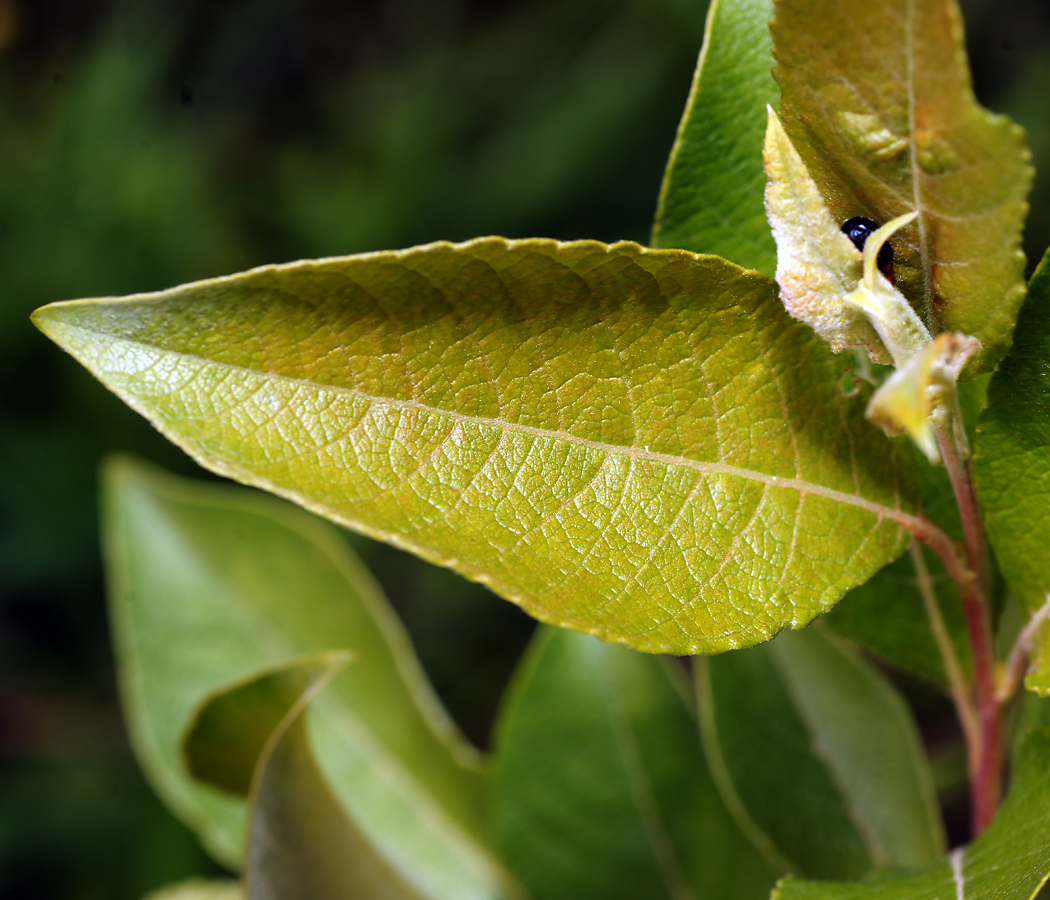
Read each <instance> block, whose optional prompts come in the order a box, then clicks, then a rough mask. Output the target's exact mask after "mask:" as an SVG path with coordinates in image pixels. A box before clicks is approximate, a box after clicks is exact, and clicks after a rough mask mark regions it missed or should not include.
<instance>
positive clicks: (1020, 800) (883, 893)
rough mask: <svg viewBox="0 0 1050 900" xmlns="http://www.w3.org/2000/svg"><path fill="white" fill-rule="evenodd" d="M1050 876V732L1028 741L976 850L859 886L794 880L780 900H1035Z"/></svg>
mask: <svg viewBox="0 0 1050 900" xmlns="http://www.w3.org/2000/svg"><path fill="white" fill-rule="evenodd" d="M1048 875H1050V731H1048V730H1046V729H1045V728H1043V729H1038V730H1036V731H1034V732H1033V733H1032V734H1031V735H1030V736H1029V737H1028V739H1027V740H1026V742H1025V745H1024V747H1023V748H1022V752H1021V755H1020V763H1019V766H1018V770H1017V773H1016V776H1015V778H1014V780H1013V787H1012V789H1011V790H1010V795H1009V797H1007V799H1006V803H1005V804H1003V808H1002V809H1001V810H1000V812H999V815H998V816H996V818H995V820H994V821H993V822H992V824H991V825H990V826H989V827H988V830H987V831H985V832H984V834H982V835H981V836H980V837H979V838H978V839H977V840H976V841H975V842H974V843H973V844H972V845H970V846H969V847H967V848H966V849H965V850H963V849H960V850H956V851H954V852H953V853H952V854H951V857H950V858H949V861H948V862H945V863H941V864H940V865H937V866H934V867H932V868H930V869H928V870H927V871H925V872H923V873H921V874H918V875H910V876H903V877H901V876H897V877H888V876H887V877H881V878H874V879H872V880H871V881H868V882H861V883H859V884H857V883H854V884H836V883H828V882H825V883H820V882H813V881H800V880H796V879H793V878H789V879H787V880H785V881H783V882H781V884H780V885H778V887H777V889H776V890H775V891H774V892H773V898H774V900H1030V898H1032V897H1034V896H1035V895H1036V893H1038V891H1039V888H1040V886H1041V885H1042V884H1043V883H1044V882H1045V881H1046V879H1047V876H1048Z"/></svg>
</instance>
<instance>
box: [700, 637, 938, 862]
mask: <svg viewBox="0 0 1050 900" xmlns="http://www.w3.org/2000/svg"><path fill="white" fill-rule="evenodd" d="M698 690H699V694H700V709H701V720H702V724H703V731H704V740H705V747H706V749H707V755H708V759H709V760H710V762H711V766H712V770H713V772H714V773H715V776H716V778H718V779H719V785H720V787H721V788H722V790H723V793H724V795H725V796H726V798H727V800H728V802H729V805H730V809H732V810H733V811H734V812H735V814H736V816H737V818H738V821H739V822H740V823H741V825H742V826H743V827H744V828H745V829H746V830H747V832H748V834H749V835H751V837H752V839H753V840H755V842H756V844H758V845H759V846H761V847H763V848H764V849H765V850H766V852H767V855H768V856H769V857H770V858H771V859H774V860H778V861H779V863H780V866H781V867H782V868H784V869H787V870H789V871H792V872H795V873H796V874H805V875H809V876H812V877H816V878H858V877H860V876H861V875H863V874H864V873H865V872H866V871H867V870H868V869H869V868H871V867H872V866H887V865H893V866H907V867H916V866H920V865H923V864H926V863H930V862H933V861H935V860H937V859H939V858H940V856H941V854H942V853H943V850H944V835H943V831H942V827H941V823H940V813H939V810H938V807H937V802H936V797H935V794H934V789H933V780H932V776H931V774H930V772H929V768H928V765H927V763H926V760H925V758H924V756H923V753H922V745H921V742H920V740H919V736H918V733H917V731H916V728H915V724H914V722H913V721H912V719H911V715H910V713H909V712H908V709H907V707H906V706H905V704H904V702H903V700H902V699H901V698H900V696H899V695H898V694H897V692H896V691H895V690H894V688H893V687H892V686H891V685H890V684H889V682H888V681H887V680H886V678H885V677H884V676H882V675H881V674H880V673H879V672H878V671H877V670H876V669H874V668H873V667H872V666H871V665H870V664H868V663H867V662H865V660H864V659H863V658H862V657H861V656H860V655H859V654H858V653H856V651H854V650H852V649H851V648H850V647H849V645H847V644H846V643H844V642H843V641H842V640H841V639H838V638H835V637H833V636H832V635H829V634H826V633H825V632H824V631H823V630H822V629H820V628H819V627H814V628H809V629H807V630H806V631H802V632H797V633H788V634H784V635H781V636H780V637H779V638H777V639H776V640H775V641H772V642H770V643H768V644H766V645H764V646H762V647H756V648H754V649H751V650H747V651H742V652H739V653H729V654H726V655H724V656H720V657H715V658H712V659H709V660H706V661H705V663H704V666H703V668H702V669H701V670H700V675H699V680H698Z"/></svg>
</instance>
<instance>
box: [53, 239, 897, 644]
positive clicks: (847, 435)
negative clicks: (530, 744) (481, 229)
mask: <svg viewBox="0 0 1050 900" xmlns="http://www.w3.org/2000/svg"><path fill="white" fill-rule="evenodd" d="M35 321H36V322H37V324H38V325H39V326H40V327H41V328H42V329H43V330H44V331H45V332H46V333H47V334H48V335H50V336H51V337H52V338H53V339H54V340H56V341H57V342H58V343H59V344H61V345H62V346H63V347H65V349H67V350H68V351H69V352H71V353H72V354H73V355H74V356H76V357H77V358H78V359H79V360H80V361H81V362H82V363H84V365H86V366H87V367H88V368H89V369H90V370H91V371H92V372H93V373H94V374H95V375H96V376H97V377H99V378H100V379H101V380H102V381H103V382H104V383H105V384H106V385H108V386H109V387H110V388H111V389H112V390H113V391H115V392H116V393H117V394H118V395H119V396H121V397H122V398H123V399H124V400H125V401H126V402H128V403H129V404H130V405H131V406H132V407H134V408H135V409H137V410H138V411H139V412H141V413H143V414H144V415H146V416H147V417H148V418H149V419H150V420H151V421H152V422H153V423H154V424H155V425H156V426H157V427H158V428H159V429H160V430H161V431H163V432H164V433H165V434H166V435H167V436H168V437H169V438H171V439H172V440H173V441H175V442H176V443H177V444H179V446H181V447H182V448H183V449H185V450H186V451H187V452H188V453H190V455H191V456H193V457H194V458H195V459H196V460H197V461H198V462H200V463H201V464H202V465H204V466H206V467H208V468H211V469H213V470H214V471H216V472H219V473H221V474H224V475H227V476H230V477H233V478H237V479H238V480H240V481H244V482H246V483H248V484H252V485H256V486H259V487H263V488H266V489H268V490H271V491H274V492H277V493H280V494H282V495H284V496H287V497H289V498H291V499H294V500H296V501H297V502H299V503H301V504H303V505H304V506H307V507H308V508H310V509H312V510H314V511H316V512H318V513H321V514H323V515H325V516H327V517H329V518H331V519H334V520H336V521H338V522H341V523H343V524H345V525H348V526H349V527H352V528H355V529H357V530H359V531H361V532H364V533H366V534H369V535H372V536H374V537H378V538H381V539H384V540H387V541H390V542H392V543H395V544H397V545H399V546H401V547H404V548H407V549H409V550H412V551H413V552H415V553H417V554H418V555H420V556H422V557H424V558H425V559H429V560H431V561H434V562H437V563H440V564H443V565H446V566H449V567H450V568H453V569H455V570H456V571H458V572H460V573H462V574H464V575H466V576H468V577H470V578H473V579H476V580H478V581H482V582H484V583H485V584H488V585H490V586H491V587H492V588H493V589H494V590H495V591H496V592H497V593H499V594H501V595H502V596H504V597H506V598H508V599H510V600H513V601H514V602H516V603H518V604H520V605H521V606H522V607H524V608H525V609H526V610H527V611H528V612H529V613H531V614H532V615H534V616H536V617H537V618H539V619H541V620H543V621H546V622H552V623H554V624H558V625H563V626H566V627H570V628H575V629H577V630H581V631H589V632H593V633H595V634H598V635H600V636H602V637H605V638H607V639H610V640H617V641H622V642H624V643H628V644H631V645H632V646H635V647H638V648H640V649H644V650H648V651H654V652H656V651H668V652H676V653H697V652H704V653H710V652H717V651H721V650H726V649H731V648H734V647H739V646H745V645H748V644H753V643H756V642H758V641H761V640H764V639H766V638H768V637H770V636H772V635H773V634H775V633H776V632H777V631H779V630H781V629H783V628H786V627H800V626H802V625H804V624H805V623H806V622H808V621H810V620H811V619H812V618H813V617H814V616H816V615H817V614H818V613H820V612H822V611H823V610H825V609H827V608H828V607H830V606H831V605H833V604H834V603H835V602H836V601H837V600H838V599H839V598H840V597H841V596H842V595H843V594H844V593H845V592H846V590H848V589H849V588H851V587H853V586H854V585H856V584H858V583H860V582H862V581H864V580H865V579H867V578H868V577H869V576H870V575H871V574H872V573H873V572H874V571H876V570H877V569H878V568H879V567H881V566H882V565H883V564H885V563H886V562H889V561H890V560H891V559H893V558H894V557H895V556H896V555H897V554H899V553H900V551H901V550H902V549H903V546H904V541H903V532H902V529H901V527H900V524H901V523H908V522H909V521H910V520H909V517H908V515H907V513H906V512H905V510H907V509H909V508H910V506H911V503H912V495H913V490H914V489H913V487H912V484H911V477H910V473H911V465H910V460H907V459H905V458H904V457H903V456H901V455H900V453H899V449H897V450H895V449H893V446H892V445H891V444H889V443H888V442H887V441H886V440H885V438H884V437H883V436H882V435H881V434H879V433H878V432H877V431H876V430H875V429H874V428H872V427H871V426H870V425H869V424H868V423H867V422H865V421H864V420H863V416H862V410H863V405H864V398H863V397H853V398H848V397H846V396H844V395H843V393H842V391H841V390H840V388H839V386H838V381H839V378H840V375H841V368H840V365H839V363H838V362H836V360H835V359H834V357H833V356H832V355H831V354H830V352H829V351H828V350H827V348H826V347H825V346H823V342H822V341H820V340H819V339H818V338H817V337H816V336H815V335H813V334H812V332H810V331H809V329H807V328H805V327H804V326H802V325H800V324H798V323H795V322H793V321H792V320H791V319H790V318H789V317H788V316H787V314H786V313H785V312H784V310H783V308H782V307H781V306H780V304H779V303H778V302H777V300H776V296H775V293H774V287H773V283H772V282H771V281H770V280H769V279H768V278H766V277H765V276H762V275H759V274H758V273H754V272H746V271H743V270H741V269H739V268H738V267H736V266H734V265H732V264H730V263H727V262H725V261H723V260H721V259H718V258H717V257H703V256H701V257H697V256H695V255H693V254H691V253H685V252H682V251H669V250H661V251H656V250H646V249H644V248H641V247H639V246H637V245H635V244H616V245H612V246H609V245H605V244H599V243H597V242H593V241H581V242H577V243H570V244H559V243H557V242H555V241H546V240H535V241H505V240H503V239H500V238H485V239H479V240H477V241H473V242H470V243H467V244H461V245H452V244H446V243H438V244H430V245H428V246H426V247H420V248H416V249H413V250H406V251H401V252H391V253H377V254H365V255H362V256H353V257H346V258H343V259H332V260H322V261H319V262H304V263H295V264H292V265H288V266H277V267H268V268H264V269H256V270H254V271H251V272H248V273H245V274H242V275H238V276H232V277H229V278H220V279H214V280H211V281H203V282H198V283H196V284H192V285H187V286H184V287H181V288H176V289H173V290H170V291H166V292H163V293H160V294H152V295H149V294H147V295H140V296H135V297H130V298H125V299H123V300H96V301H80V302H73V303H65V304H56V305H53V306H50V307H45V308H44V309H42V310H39V311H38V312H37V313H36V318H35Z"/></svg>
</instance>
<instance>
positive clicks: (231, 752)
mask: <svg viewBox="0 0 1050 900" xmlns="http://www.w3.org/2000/svg"><path fill="white" fill-rule="evenodd" d="M349 659H350V655H349V654H347V653H323V654H315V655H312V656H306V657H300V658H299V659H297V660H293V661H291V662H288V663H285V664H283V665H281V666H279V667H277V668H275V669H274V670H272V671H269V672H266V673H264V674H261V675H258V676H256V677H253V678H250V679H249V680H247V681H246V682H242V683H240V684H236V685H232V686H228V687H226V688H224V689H220V690H219V691H217V692H215V693H214V694H213V695H212V696H210V697H208V698H207V699H206V700H205V701H204V703H203V704H202V706H201V708H200V709H199V710H198V711H197V715H196V717H195V719H194V721H193V722H192V724H191V726H190V729H189V732H188V734H187V737H186V742H185V751H186V755H187V759H188V762H189V766H190V768H191V769H192V770H193V771H194V772H195V773H197V774H198V775H200V776H210V780H211V781H212V783H213V784H215V785H216V786H217V787H219V788H221V789H222V790H226V791H234V792H237V793H245V794H246V793H247V790H244V788H248V789H250V791H251V800H250V813H249V832H248V847H247V852H246V854H245V864H244V870H245V871H244V883H245V894H246V896H247V900H292V898H295V900H347V898H354V900H422V898H423V897H424V896H425V895H424V894H422V893H420V892H419V891H418V890H417V889H416V888H415V887H413V886H412V885H410V884H409V883H408V882H407V881H406V880H405V879H404V877H403V876H402V875H401V874H400V873H399V872H398V871H397V870H396V869H395V868H394V867H393V866H391V864H390V862H389V861H388V860H386V859H384V858H383V856H382V854H381V853H380V852H379V851H378V849H377V848H376V846H375V844H374V843H373V842H372V841H371V840H370V839H369V837H368V836H367V835H366V834H365V833H364V832H363V831H362V830H361V829H360V828H359V827H358V826H357V825H356V824H355V823H354V822H353V821H352V820H351V819H350V818H349V817H348V816H347V815H346V813H345V811H344V810H343V809H342V808H341V807H340V805H339V801H338V800H337V799H336V798H335V796H333V794H332V791H331V789H330V788H329V786H328V784H327V783H326V782H325V778H324V776H323V775H322V774H321V771H320V770H319V769H318V766H317V763H316V762H315V761H314V756H313V752H312V750H311V747H310V740H309V737H308V733H307V727H306V717H305V713H306V709H307V707H308V706H309V705H310V703H311V701H312V700H313V699H314V698H315V697H316V696H317V695H318V693H320V691H321V690H322V689H323V688H324V687H325V685H327V684H328V682H329V681H331V679H332V678H333V677H334V676H335V674H336V672H338V671H339V670H340V669H341V668H342V667H343V666H345V665H346V663H347V661H348V660H349ZM256 738H263V739H262V741H261V742H260V741H258V740H256Z"/></svg>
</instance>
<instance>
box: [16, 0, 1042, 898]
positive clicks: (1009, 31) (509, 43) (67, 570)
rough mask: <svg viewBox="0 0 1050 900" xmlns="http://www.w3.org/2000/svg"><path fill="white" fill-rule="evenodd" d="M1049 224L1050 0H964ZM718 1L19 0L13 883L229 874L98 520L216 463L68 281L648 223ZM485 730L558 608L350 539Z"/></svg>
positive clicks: (986, 81) (449, 699)
mask: <svg viewBox="0 0 1050 900" xmlns="http://www.w3.org/2000/svg"><path fill="white" fill-rule="evenodd" d="M963 7H964V12H965V14H966V16H967V24H968V29H967V31H968V41H969V44H970V50H971V58H972V65H973V70H974V78H975V86H976V90H977V93H978V96H979V97H980V99H981V100H982V102H984V103H985V104H986V105H988V106H990V107H991V108H993V109H995V110H998V111H1001V112H1006V113H1008V114H1009V115H1011V116H1012V117H1013V118H1015V119H1016V120H1017V121H1019V122H1020V123H1021V124H1023V125H1024V126H1025V128H1026V129H1027V130H1028V135H1029V142H1030V144H1031V147H1032V150H1033V153H1034V156H1035V162H1036V165H1037V166H1038V168H1039V174H1038V176H1037V180H1036V187H1035V191H1034V194H1033V197H1032V204H1033V213H1032V217H1031V220H1030V227H1029V230H1028V232H1027V235H1026V248H1027V251H1028V254H1029V259H1030V261H1032V260H1035V259H1037V258H1038V257H1039V256H1040V255H1041V253H1042V251H1043V249H1045V247H1046V246H1047V245H1048V244H1050V4H1047V3H1046V0H1011V2H1010V3H1008V4H1002V3H997V2H996V0H964V2H963ZM705 13H706V3H705V0H181V2H180V3H170V2H161V0H123V2H118V0H109V2H107V0H0V380H2V385H3V386H2V389H0V900H13V898H19V900H22V898H26V900H35V898H62V900H65V898H77V900H81V898H84V900H87V898H96V897H97V898H103V897H105V898H114V900H123V898H129V900H134V898H138V897H140V896H141V895H142V894H143V893H144V892H145V891H146V890H148V889H150V888H153V887H156V886H159V885H161V884H164V883H167V882H169V881H172V880H175V879H178V878H182V877H186V876H189V875H192V874H196V873H201V874H207V873H211V872H214V871H216V870H215V867H214V865H213V864H212V863H210V862H209V861H208V860H207V858H206V857H205V856H204V855H203V853H202V852H201V851H200V850H199V849H198V848H197V846H196V844H195V842H194V840H193V839H192V838H191V837H190V836H189V834H188V833H187V832H186V831H185V830H184V829H183V828H182V827H181V826H180V825H179V824H178V823H176V822H175V821H174V820H173V819H171V817H170V816H169V815H168V814H167V813H166V812H165V811H164V809H163V808H162V807H161V806H160V804H159V802H158V801H157V800H156V799H154V797H153V795H152V793H151V792H150V790H149V788H148V787H147V786H146V784H145V782H144V781H143V779H142V777H141V776H140V775H139V774H138V771H137V769H136V767H135V765H134V762H133V760H132V759H131V757H130V754H129V751H128V749H127V745H126V741H125V738H124V735H123V729H122V726H121V723H120V717H119V712H118V709H117V704H116V693H115V683H114V676H113V671H112V660H111V656H110V650H109V643H108V634H107V625H106V620H105V609H104V597H103V585H102V573H101V567H100V560H99V553H98V539H97V526H96V501H95V492H96V471H97V466H98V463H99V460H100V458H101V457H102V456H103V455H105V454H106V453H108V452H110V451H113V450H124V451H128V450H130V451H134V452H137V453H139V454H142V455H144V456H147V457H149V458H151V459H153V460H155V461H157V462H159V463H160V464H162V465H165V466H167V467H168V468H169V469H172V470H174V471H177V472H182V473H184V474H190V475H196V476H198V477H208V476H207V475H206V474H205V473H203V472H201V471H200V470H198V469H196V468H195V467H194V465H193V464H192V463H191V462H190V461H189V460H188V459H186V458H184V457H182V456H181V454H180V453H179V452H178V451H177V450H175V449H174V448H172V447H171V446H169V445H168V444H167V443H166V442H165V441H163V440H162V439H161V438H160V437H159V436H158V435H156V434H155V433H154V432H153V431H152V430H151V429H150V428H149V426H147V425H146V424H145V423H144V422H143V421H142V420H140V419H139V418H138V417H137V416H135V415H134V414H133V413H131V412H130V410H128V409H126V408H125V407H124V406H123V405H122V404H120V403H119V402H118V401H117V400H116V399H115V398H112V397H111V396H109V395H108V394H107V393H106V392H105V391H104V390H103V389H102V388H101V387H100V386H98V385H97V384H95V383H94V382H93V381H92V380H91V379H90V377H89V376H88V375H87V374H86V373H85V372H84V371H83V370H82V369H80V368H79V366H77V365H76V364H75V363H74V362H73V361H72V360H70V359H68V358H66V357H64V356H63V355H61V354H60V353H59V352H58V351H57V350H56V349H55V348H54V347H53V346H52V345H50V344H49V343H48V342H47V341H46V339H44V338H43V337H42V336H41V335H40V334H38V333H37V332H36V331H35V330H34V329H33V328H32V327H31V326H30V324H29V321H28V315H29V312H30V311H31V310H32V309H34V308H35V307H37V306H39V305H41V304H44V303H48V302H51V301H54V300H61V299H67V298H71V297H83V296H94V295H107V294H123V293H130V292H135V291H149V290H156V289H159V288H164V287H168V286H171V285H174V284H177V283H180V282H185V281H190V280H193V279H197V278H204V277H208V276H212V275H220V274H225V273H228V272H232V271H236V270H240V269H245V268H248V267H251V266H255V265H260V264H263V263H269V262H283V261H288V260H293V259H297V258H302V257H314V256H324V255H334V254H344V253H355V252H359V251H365V250H375V249H383V248H393V247H403V246H409V245H411V244H417V243H422V242H426V241H431V240H436V239H440V238H448V239H452V240H463V239H466V238H470V237H474V236H477V235H481V234H503V235H506V236H509V237H529V236H534V235H542V236H549V237H557V238H563V239H572V238H598V239H601V240H607V241H612V240H617V239H621V238H628V239H633V240H639V241H642V242H644V241H645V240H646V238H647V235H648V231H649V225H650V222H651V219H652V214H653V211H654V208H655V200H656V194H657V189H658V187H659V182H660V177H661V174H662V170H663V166H664V163H665V161H666V157H667V153H668V151H669V149H670V146H671V142H672V140H673V137H674V131H675V127H676V124H677V120H678V117H679V115H680V112H681V109H682V106H683V104H684V102H685V97H686V94H687V92H688V89H689V83H690V78H691V73H692V69H693V66H694V64H695V60H696V54H697V51H698V49H699V46H700V39H701V36H702V32H703V21H704V15H705ZM352 540H353V543H354V546H355V547H356V548H357V549H358V551H359V552H360V553H361V554H362V556H363V557H364V559H365V561H366V562H367V563H368V564H369V565H370V566H371V567H372V569H373V570H374V571H375V572H376V574H377V576H378V577H379V579H380V581H381V582H382V583H383V585H384V586H385V588H386V590H387V591H388V593H389V596H390V597H391V599H392V601H393V602H394V604H395V606H396V607H397V608H398V610H399V611H400V612H401V614H402V616H403V617H404V618H405V621H406V624H407V626H408V628H409V630H410V632H411V633H412V635H413V637H414V639H415V641H416V643H417V646H418V648H419V652H420V655H421V657H422V659H423V662H424V664H425V665H426V667H427V669H428V672H429V673H430V675H431V678H432V679H433V681H434V683H435V686H436V688H437V690H438V692H439V693H440V694H441V696H442V697H443V698H444V699H445V701H446V703H447V705H448V707H449V709H450V711H451V712H452V714H453V716H454V717H455V718H456V719H457V720H458V721H459V722H460V724H461V725H462V726H463V728H464V729H465V730H466V732H467V733H468V734H469V735H470V737H471V738H472V739H473V740H474V741H475V742H477V743H478V744H479V745H481V746H484V745H485V744H486V742H487V739H488V728H489V725H490V722H491V717H492V712H493V709H494V707H495V704H496V701H497V699H498V696H499V693H500V691H501V690H502V687H503V684H504V683H505V681H506V678H507V676H508V675H509V673H510V671H511V669H512V667H513V665H514V663H515V661H516V658H517V655H518V653H519V652H520V649H521V647H522V646H523V645H524V643H525V641H526V640H527V638H528V635H529V633H530V631H531V622H530V621H529V620H528V619H527V618H526V617H525V616H524V615H522V614H521V613H519V612H518V611H517V610H516V609H515V608H514V607H513V606H511V605H510V604H507V603H504V602H502V601H499V600H496V599H494V598H493V597H491V595H489V594H488V593H487V592H486V591H485V590H484V589H482V588H480V587H478V586H475V585H469V584H466V583H465V582H463V581H461V580H460V579H458V578H457V577H456V576H454V575H451V574H450V573H447V572H445V571H442V570H437V569H434V568H431V567H428V566H426V565H424V564H422V563H419V562H417V561H415V560H413V559H411V558H409V557H406V556H404V555H403V554H401V553H399V552H397V551H394V550H392V549H389V548H386V547H382V546H380V545H376V544H373V543H370V542H367V541H365V540H363V539H357V538H352Z"/></svg>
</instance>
